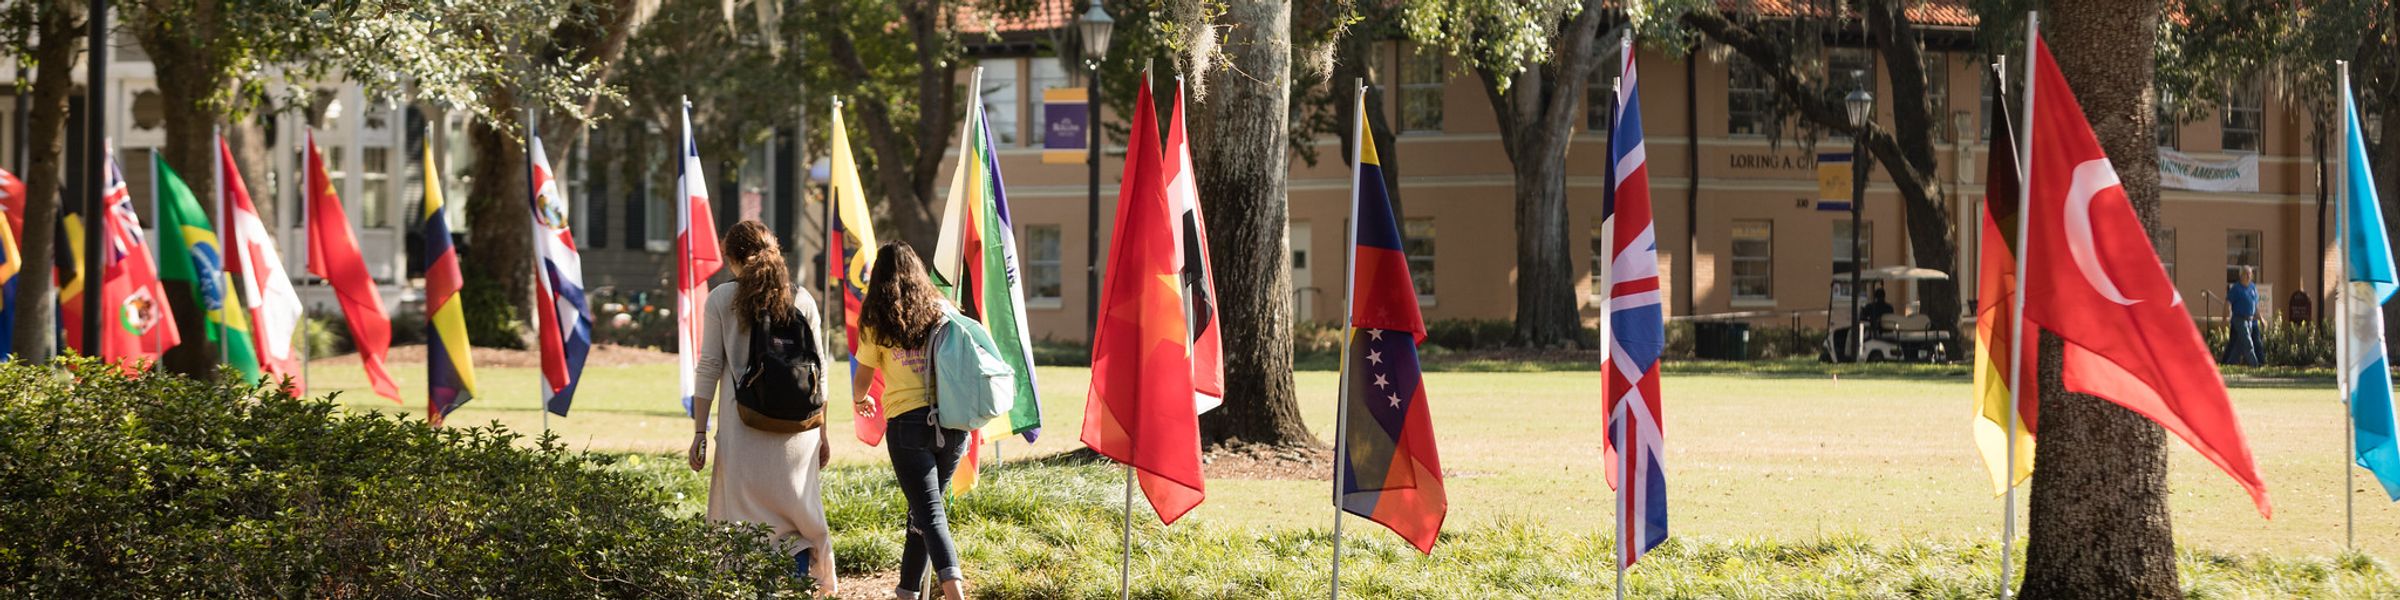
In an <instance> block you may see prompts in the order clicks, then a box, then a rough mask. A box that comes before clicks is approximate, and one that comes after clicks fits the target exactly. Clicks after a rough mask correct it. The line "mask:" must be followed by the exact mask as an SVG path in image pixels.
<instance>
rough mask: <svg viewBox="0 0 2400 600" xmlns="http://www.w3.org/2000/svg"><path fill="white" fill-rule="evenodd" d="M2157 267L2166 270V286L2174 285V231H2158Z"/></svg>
mask: <svg viewBox="0 0 2400 600" xmlns="http://www.w3.org/2000/svg"><path fill="white" fill-rule="evenodd" d="M2157 246H2158V266H2161V267H2166V268H2167V284H2168V285H2174V284H2175V230H2173V229H2161V230H2158V243H2157Z"/></svg>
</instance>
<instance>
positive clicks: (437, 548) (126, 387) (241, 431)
mask: <svg viewBox="0 0 2400 600" xmlns="http://www.w3.org/2000/svg"><path fill="white" fill-rule="evenodd" d="M67 368H68V369H69V370H70V371H71V372H72V376H67V375H62V374H60V373H59V372H58V371H53V370H51V369H47V368H42V367H34V366H24V365H13V364H12V365H6V366H0V498H5V501H4V502H0V596H6V597H30V598H101V597H109V598H115V597H125V598H155V597H222V598H255V597H311V598H320V597H346V598H358V597H378V598H379V597H420V596H422V597H434V598H453V597H456V598H593V597H614V598H628V597H662V598H690V597H716V598H736V597H738V598H755V597H761V596H768V595H774V596H785V595H793V594H795V593H796V592H795V591H794V590H792V589H790V588H792V587H794V586H795V585H797V584H798V580H796V579H795V578H793V577H792V576H791V574H790V568H791V562H790V560H791V559H790V558H789V557H788V556H784V555H781V554H778V553H777V552H776V551H774V550H773V549H772V548H770V547H769V546H768V545H767V543H766V541H765V539H764V537H763V536H762V532H761V530H759V529H757V528H755V527H733V526H722V525H712V524H708V523H706V522H703V521H701V520H698V519H693V518H690V517H689V516H686V515H682V514H677V513H676V512H673V511H674V508H673V506H672V505H671V498H670V497H669V495H668V493H667V491H666V490H665V489H664V488H661V487H658V486H654V485H650V484H648V483H647V482H645V481H644V480H641V479H638V478H636V477H634V476H632V475H629V474H627V473H624V472H621V471H617V470H613V469H612V468H611V467H610V465H609V464H608V463H609V462H610V461H611V460H613V459H611V458H608V457H601V456H594V455H586V454H582V453H572V452H568V451H567V450H566V449H565V448H564V447H563V446H561V445H560V444H558V443H557V442H556V440H555V439H553V438H545V439H543V440H540V442H539V443H538V444H535V445H533V446H531V447H527V446H523V445H520V444H519V443H518V442H519V441H520V437H519V436H518V435H516V434H514V433H511V432H509V431H507V430H505V429H501V428H499V427H498V426H496V425H495V426H492V427H449V428H439V429H436V428H429V427H427V426H426V425H425V424H424V422H422V421H415V420H404V419H401V418H398V417H392V416H385V415H383V414H379V413H376V412H369V411H361V412H356V413H344V412H342V411H341V410H340V409H339V408H338V407H337V406H336V405H335V404H334V403H332V402H330V401H328V400H324V399H295V398H292V397H290V396H288V395H285V394H282V393H279V392H277V391H275V390H268V389H262V388H255V387H249V386H244V385H240V384H237V383H232V382H231V381H232V380H230V379H225V378H220V379H218V380H216V381H209V382H202V381H195V380H192V379H187V378H182V377H177V376H172V375H160V374H147V375H140V376H133V377H128V376H124V375H121V374H119V373H118V372H117V370H116V369H114V368H111V367H106V366H103V365H99V364H96V363H91V362H71V363H68V365H67Z"/></svg>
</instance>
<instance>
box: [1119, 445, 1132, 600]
mask: <svg viewBox="0 0 2400 600" xmlns="http://www.w3.org/2000/svg"><path fill="white" fill-rule="evenodd" d="M1124 466H1125V523H1124V527H1123V528H1122V529H1123V531H1124V535H1125V546H1124V547H1125V550H1124V551H1123V552H1121V553H1119V554H1118V555H1117V597H1118V598H1120V599H1122V600H1132V599H1133V465H1131V464H1126V465H1124Z"/></svg>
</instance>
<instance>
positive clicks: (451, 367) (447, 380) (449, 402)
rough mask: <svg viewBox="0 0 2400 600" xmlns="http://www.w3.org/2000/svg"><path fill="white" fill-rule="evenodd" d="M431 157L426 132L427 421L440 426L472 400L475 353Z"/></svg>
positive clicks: (437, 171)
mask: <svg viewBox="0 0 2400 600" xmlns="http://www.w3.org/2000/svg"><path fill="white" fill-rule="evenodd" d="M439 164H440V163H436V162H434V160H433V136H430V135H428V136H425V212H424V215H423V216H422V218H423V219H424V220H425V223H424V225H423V229H420V230H419V231H421V232H423V235H424V236H425V244H424V246H425V255H426V256H429V257H431V258H430V259H428V260H426V261H425V319H426V321H427V323H426V331H427V332H428V335H427V336H426V337H427V338H428V339H427V340H426V343H425V420H426V421H427V422H430V423H432V424H434V425H441V424H442V420H444V419H447V418H449V417H450V412H451V411H455V410H458V407H459V406H462V405H465V404H466V403H467V401H468V400H473V399H474V398H475V355H474V351H473V345H472V344H469V343H467V307H466V302H465V301H464V300H465V297H464V296H462V295H461V294H460V291H461V290H462V289H464V287H465V285H466V276H465V275H464V274H462V273H460V271H459V268H458V246H457V244H455V243H453V242H454V240H452V239H451V238H450V204H449V203H448V202H444V201H442V169H441V167H440V166H439Z"/></svg>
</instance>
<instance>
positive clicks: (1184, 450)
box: [1083, 82, 1207, 524]
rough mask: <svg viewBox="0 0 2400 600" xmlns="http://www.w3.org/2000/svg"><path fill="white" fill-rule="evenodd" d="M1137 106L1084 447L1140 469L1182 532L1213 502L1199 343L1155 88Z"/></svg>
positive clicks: (1095, 344) (1154, 501) (1162, 511)
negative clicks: (1184, 521)
mask: <svg viewBox="0 0 2400 600" xmlns="http://www.w3.org/2000/svg"><path fill="white" fill-rule="evenodd" d="M1139 98H1140V99H1139V100H1137V101H1136V102H1134V106H1135V107H1137V108H1135V109H1134V113H1133V135H1132V138H1131V139H1130V140H1128V141H1127V143H1126V154H1125V156H1126V160H1125V180H1124V184H1123V186H1122V187H1120V188H1118V190H1117V226H1116V233H1115V235H1114V239H1113V240H1112V241H1111V242H1110V243H1109V253H1108V270H1107V271H1106V273H1108V282H1107V283H1106V284H1105V285H1103V286H1102V293H1101V295H1100V319H1099V321H1100V323H1099V328H1098V330H1097V331H1095V332H1094V333H1093V336H1092V337H1093V340H1092V387H1091V393H1090V396H1089V398H1090V399H1089V400H1087V401H1085V403H1084V412H1083V443H1084V445H1086V446H1090V447H1091V448H1092V450H1093V451H1095V452H1099V453H1100V454H1101V455H1102V456H1107V457H1109V458H1111V459H1115V460H1116V461H1117V462H1121V463H1125V464H1126V465H1128V466H1131V467H1133V469H1134V471H1136V472H1137V474H1138V475H1139V476H1140V480H1141V484H1142V493H1143V495H1145V496H1147V497H1149V499H1150V506H1151V507H1152V508H1155V509H1157V510H1158V519H1159V521H1161V522H1164V523H1168V524H1173V523H1174V522H1175V520H1176V519H1178V518H1182V517H1183V515H1184V514H1185V513H1188V512H1191V510H1192V508H1193V507H1196V506H1199V505H1200V501H1201V499H1202V498H1203V497H1205V496H1206V495H1207V491H1206V488H1205V484H1204V482H1203V480H1202V478H1201V475H1200V414H1199V413H1198V412H1197V411H1194V410H1193V409H1192V390H1193V387H1192V356H1191V340H1190V338H1188V337H1185V328H1184V320H1183V296H1182V294H1181V293H1180V287H1181V286H1182V275H1181V271H1182V269H1181V264H1180V263H1181V262H1182V260H1181V256H1180V254H1178V250H1177V248H1176V247H1175V215H1174V213H1173V212H1172V211H1170V210H1169V207H1168V204H1167V194H1166V181H1165V180H1164V179H1163V178H1162V177H1161V176H1162V175H1163V173H1161V172H1160V171H1161V169H1160V168H1159V165H1158V158H1159V150H1158V117H1157V116H1155V115H1154V114H1152V112H1151V109H1150V107H1151V100H1150V85H1149V83H1147V82H1144V83H1143V84H1142V88H1141V95H1140V97H1139Z"/></svg>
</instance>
